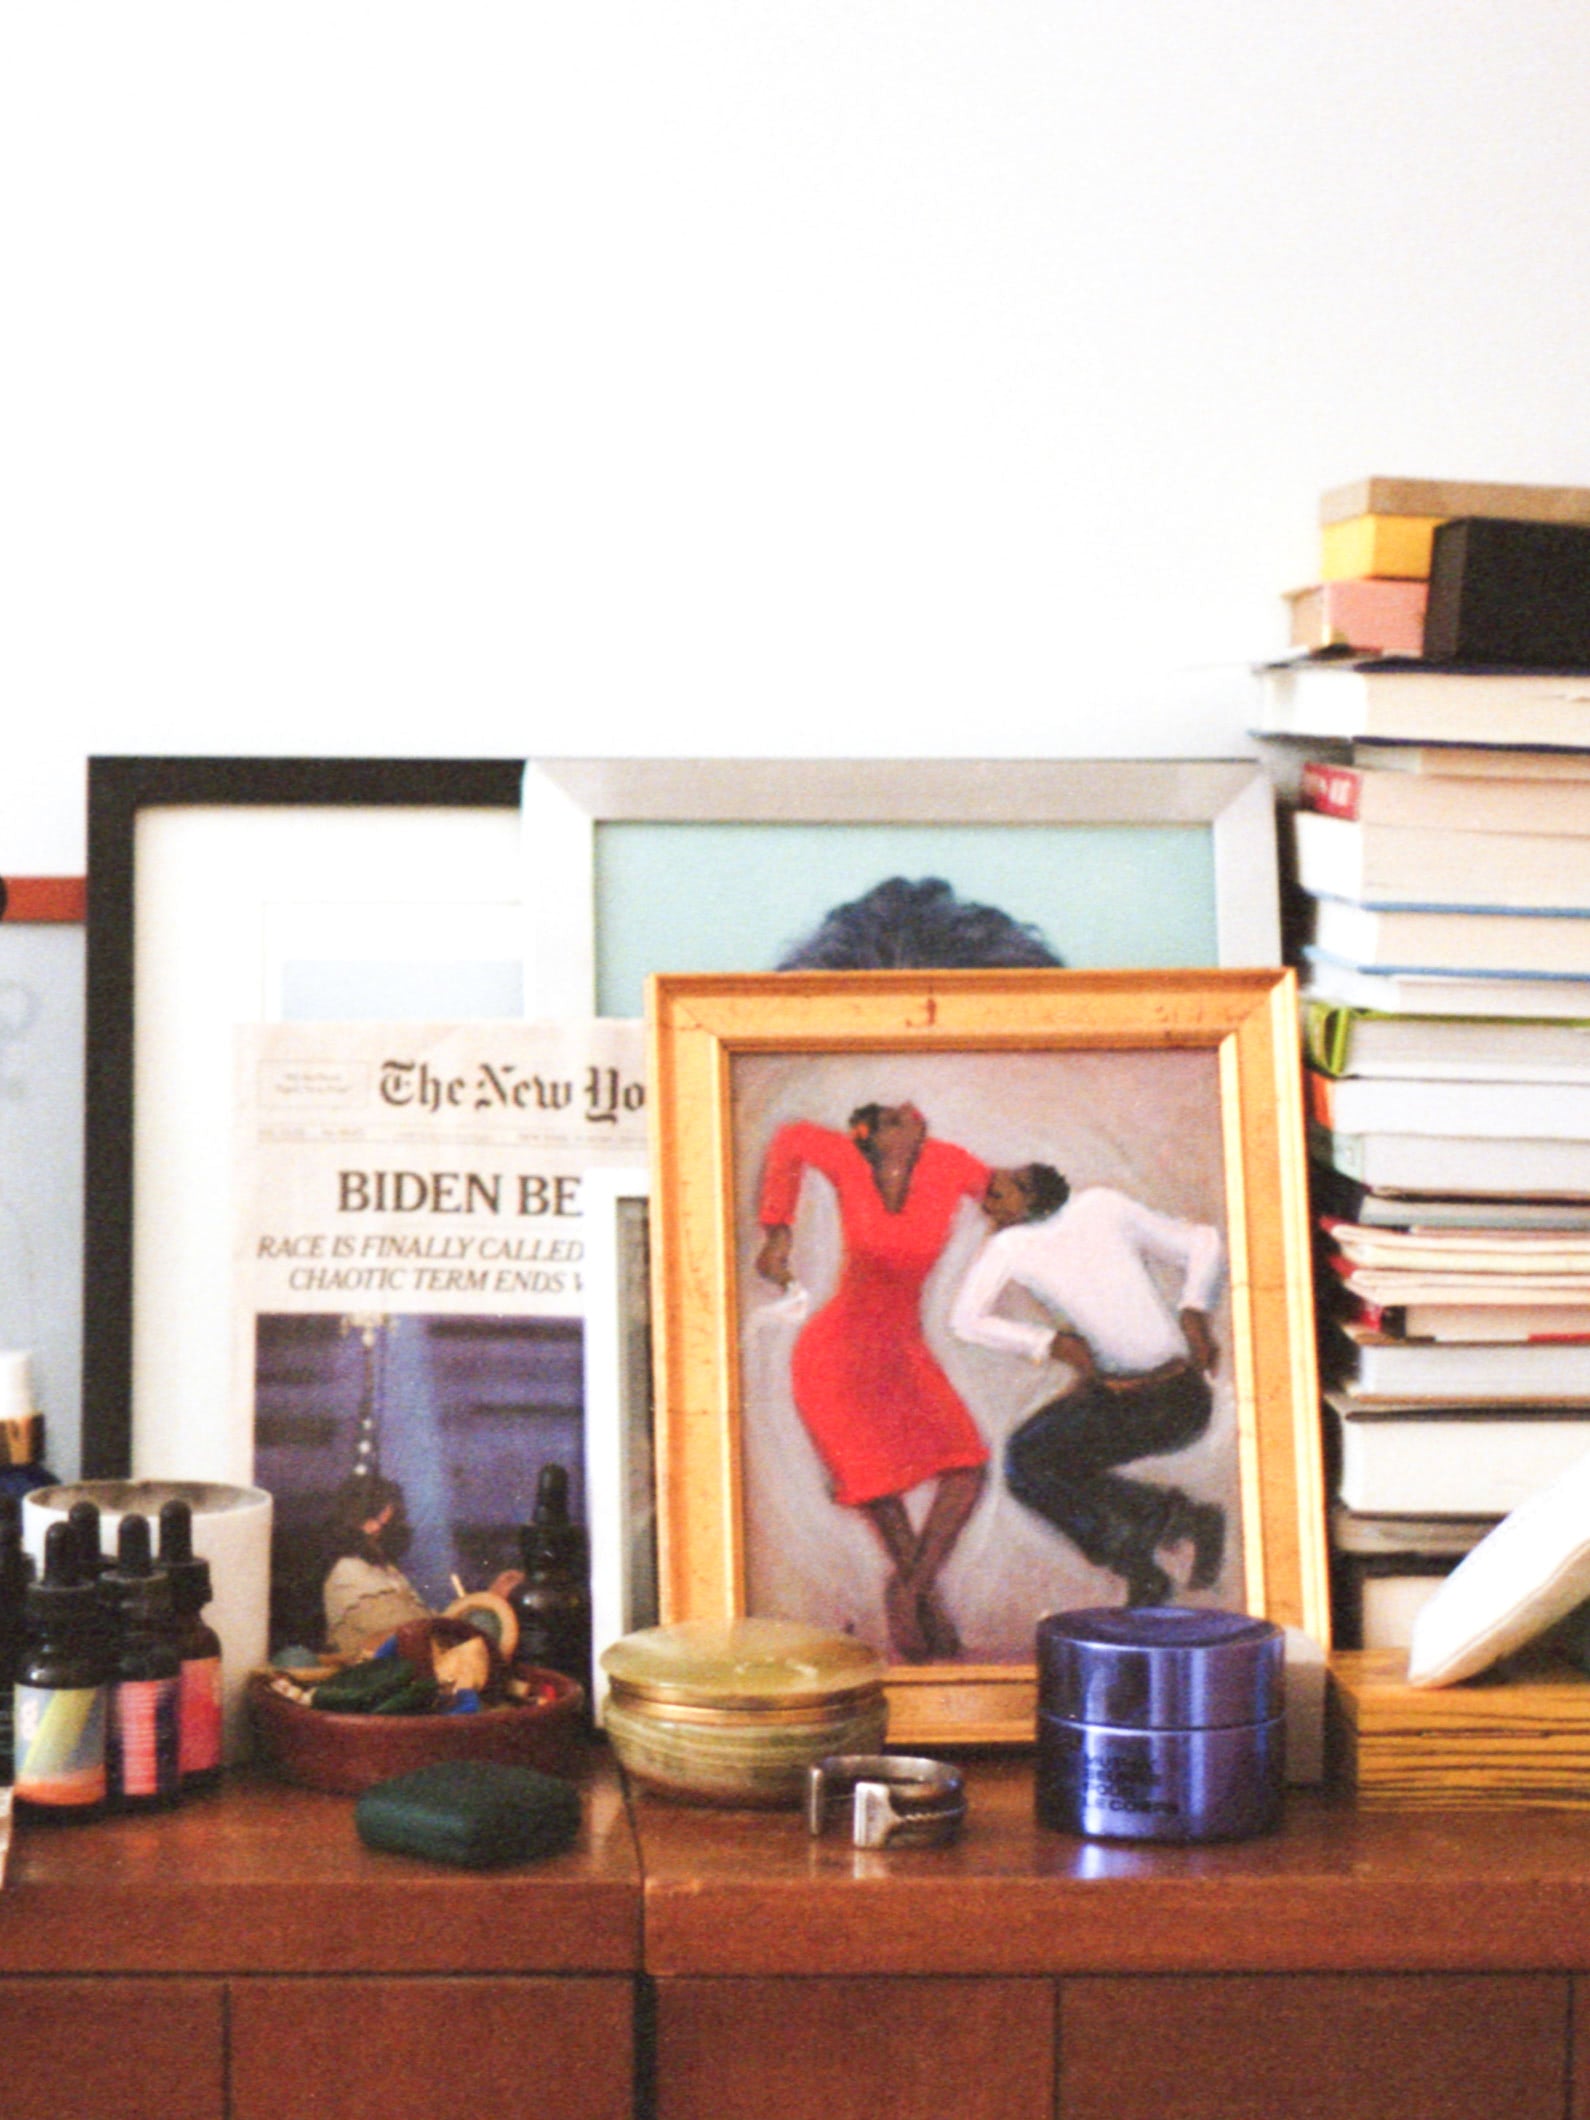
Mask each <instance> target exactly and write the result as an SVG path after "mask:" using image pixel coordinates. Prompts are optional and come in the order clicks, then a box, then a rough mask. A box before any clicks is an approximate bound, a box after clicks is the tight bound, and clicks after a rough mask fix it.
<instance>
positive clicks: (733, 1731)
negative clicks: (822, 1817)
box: [602, 1619, 888, 1808]
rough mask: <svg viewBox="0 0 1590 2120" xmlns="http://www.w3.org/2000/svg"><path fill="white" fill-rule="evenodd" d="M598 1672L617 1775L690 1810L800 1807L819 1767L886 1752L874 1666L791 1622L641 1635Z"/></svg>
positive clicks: (837, 1638)
mask: <svg viewBox="0 0 1590 2120" xmlns="http://www.w3.org/2000/svg"><path fill="white" fill-rule="evenodd" d="M602 1669H603V1670H604V1671H605V1672H606V1674H607V1681H608V1694H607V1702H606V1706H605V1708H604V1710H603V1716H602V1722H603V1727H604V1729H605V1730H606V1732H607V1736H608V1739H609V1741H610V1743H611V1744H612V1747H613V1750H614V1752H615V1753H616V1754H617V1756H618V1758H619V1761H620V1762H621V1764H622V1765H623V1766H624V1768H625V1769H626V1771H627V1772H628V1773H630V1774H631V1775H633V1776H634V1777H635V1778H636V1779H637V1780H638V1781H643V1782H645V1783H647V1784H648V1785H649V1786H651V1787H653V1788H657V1789H661V1790H664V1791H666V1792H667V1793H668V1794H670V1795H674V1796H682V1797H688V1798H690V1799H692V1800H694V1801H696V1802H700V1803H717V1804H733V1805H753V1806H758V1807H766V1808H772V1807H775V1806H779V1805H798V1804H800V1803H801V1802H802V1801H803V1799H804V1794H805V1788H806V1771H807V1769H808V1767H810V1766H811V1765H812V1764H813V1763H814V1762H815V1761H816V1760H819V1759H822V1758H825V1757H826V1756H828V1755H829V1754H831V1753H836V1752H876V1751H877V1750H878V1749H879V1747H880V1746H881V1745H882V1743H883V1741H884V1735H885V1729H886V1725H887V1722H888V1706H887V1703H886V1701H885V1699H884V1692H883V1676H884V1664H883V1660H882V1658H881V1657H879V1656H878V1655H877V1654H876V1653H875V1652H874V1651H873V1650H871V1649H869V1648H868V1647H867V1646H866V1645H865V1643H862V1642H858V1641H856V1640H855V1639H854V1638H853V1637H852V1636H850V1635H848V1634H831V1633H828V1632H825V1631H824V1630H823V1629H821V1628H818V1627H809V1626H804V1625H802V1624H801V1623H800V1622H798V1621H794V1620H779V1619H737V1620H683V1621H680V1622H679V1623H678V1624H677V1625H674V1626H671V1627H647V1628H645V1629H643V1630H642V1631H641V1632H640V1633H638V1634H627V1635H625V1636H624V1638H623V1640H622V1641H617V1642H615V1643H614V1644H613V1646H612V1647H611V1648H610V1649H608V1650H606V1651H605V1652H604V1654H603V1656H602Z"/></svg>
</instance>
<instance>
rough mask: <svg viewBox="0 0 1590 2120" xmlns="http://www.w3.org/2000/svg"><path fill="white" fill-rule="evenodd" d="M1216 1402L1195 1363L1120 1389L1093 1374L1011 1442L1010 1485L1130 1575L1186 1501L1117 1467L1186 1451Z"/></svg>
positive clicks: (1079, 1544) (1093, 1556) (1092, 1555)
mask: <svg viewBox="0 0 1590 2120" xmlns="http://www.w3.org/2000/svg"><path fill="white" fill-rule="evenodd" d="M1212 1405H1213V1395H1212V1393H1211V1392H1210V1389H1209V1381H1208V1379H1207V1378H1206V1377H1204V1376H1201V1375H1200V1374H1199V1372H1198V1371H1197V1370H1196V1369H1193V1368H1191V1367H1188V1368H1186V1369H1183V1370H1179V1371H1177V1372H1175V1373H1174V1374H1173V1375H1171V1376H1168V1377H1161V1378H1158V1379H1149V1380H1146V1381H1145V1382H1143V1383H1140V1384H1133V1385H1129V1386H1126V1387H1124V1388H1121V1389H1117V1390H1111V1389H1110V1388H1109V1387H1108V1386H1107V1385H1105V1384H1103V1383H1101V1382H1100V1380H1099V1379H1098V1378H1097V1377H1092V1378H1090V1379H1089V1380H1088V1382H1087V1383H1085V1384H1083V1385H1082V1386H1081V1387H1080V1389H1078V1390H1075V1391H1069V1392H1067V1393H1066V1394H1065V1395H1064V1396H1063V1397H1062V1398H1058V1399H1051V1400H1050V1401H1049V1402H1048V1404H1047V1405H1045V1406H1040V1407H1039V1408H1038V1411H1037V1412H1036V1413H1034V1414H1032V1415H1030V1416H1029V1417H1028V1418H1027V1419H1026V1420H1025V1421H1023V1422H1022V1424H1021V1426H1020V1427H1019V1428H1018V1429H1017V1430H1016V1432H1015V1434H1014V1435H1012V1436H1011V1438H1010V1441H1009V1442H1008V1443H1007V1444H1006V1445H1005V1483H1006V1485H1007V1486H1008V1487H1009V1489H1010V1491H1011V1493H1012V1494H1013V1495H1014V1496H1015V1497H1016V1499H1017V1501H1018V1502H1021V1503H1023V1504H1024V1505H1025V1506H1026V1507H1027V1508H1028V1509H1032V1510H1034V1511H1036V1513H1037V1514H1038V1515H1039V1516H1041V1517H1043V1518H1044V1519H1045V1520H1046V1521H1047V1522H1048V1523H1051V1524H1053V1525H1054V1527H1055V1529H1056V1530H1057V1531H1061V1532H1064V1534H1065V1536H1066V1537H1067V1538H1068V1539H1070V1540H1071V1542H1072V1544H1073V1545H1074V1546H1075V1547H1076V1548H1077V1549H1078V1551H1079V1552H1080V1553H1082V1554H1083V1556H1084V1557H1085V1558H1086V1559H1088V1560H1090V1561H1092V1562H1093V1563H1094V1565H1095V1566H1096V1567H1102V1568H1111V1569H1114V1570H1115V1571H1116V1572H1117V1573H1118V1574H1124V1573H1126V1572H1128V1571H1129V1570H1130V1568H1131V1567H1132V1566H1133V1565H1134V1564H1135V1563H1140V1562H1142V1561H1145V1560H1147V1559H1149V1558H1150V1557H1151V1556H1152V1554H1153V1551H1154V1548H1155V1547H1156V1546H1157V1545H1158V1544H1159V1543H1160V1540H1161V1539H1162V1538H1163V1536H1164V1534H1165V1530H1166V1527H1167V1525H1168V1524H1169V1522H1170V1520H1171V1518H1172V1516H1173V1515H1174V1514H1175V1511H1176V1507H1177V1504H1178V1503H1179V1502H1180V1501H1182V1500H1183V1499H1184V1497H1183V1496H1182V1494H1181V1491H1180V1489H1179V1488H1176V1487H1167V1486H1163V1485H1161V1484H1159V1483H1158V1482H1156V1481H1153V1480H1141V1479H1129V1478H1128V1477H1127V1476H1126V1475H1125V1474H1124V1473H1121V1472H1117V1471H1115V1470H1114V1467H1115V1466H1117V1465H1127V1464H1130V1463H1131V1462H1132V1461H1133V1460H1134V1459H1135V1458H1145V1457H1161V1456H1163V1455H1164V1454H1165V1453H1166V1452H1168V1451H1172V1450H1183V1449H1185V1448H1186V1446H1187V1445H1188V1444H1189V1443H1193V1442H1196V1441H1197V1439H1198V1437H1199V1436H1201V1435H1202V1434H1203V1432H1204V1430H1205V1429H1206V1428H1207V1427H1208V1426H1209V1415H1210V1411H1211V1408H1212Z"/></svg>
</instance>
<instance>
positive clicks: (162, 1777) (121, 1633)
mask: <svg viewBox="0 0 1590 2120" xmlns="http://www.w3.org/2000/svg"><path fill="white" fill-rule="evenodd" d="M99 1594H100V1598H101V1601H102V1603H103V1606H104V1609H105V1611H106V1613H107V1614H108V1615H109V1616H110V1617H111V1620H112V1624H113V1626H114V1628H115V1649H114V1652H113V1665H112V1673H111V1691H110V1722H109V1728H108V1732H107V1736H106V1744H105V1759H106V1767H107V1770H108V1775H109V1791H108V1795H109V1801H110V1805H111V1808H112V1809H113V1810H116V1811H159V1810H164V1809H166V1808H167V1807H168V1806H169V1805H171V1804H174V1803H175V1802H176V1800H177V1797H178V1796H179V1794H180V1793H181V1787H182V1783H181V1770H180V1766H179V1751H178V1743H179V1738H178V1694H179V1691H180V1687H181V1676H182V1659H181V1657H180V1656H179V1654H178V1652H177V1637H176V1620H175V1617H174V1615H173V1613H172V1609H171V1578H170V1576H168V1575H167V1574H166V1572H165V1570H164V1569H163V1568H157V1567H156V1566H155V1564H154V1559H153V1557H152V1554H151V1552H150V1539H149V1519H148V1517H146V1516H124V1517H123V1518H122V1520H121V1523H120V1525H119V1526H118V1528H117V1533H116V1565H115V1567H114V1568H108V1569H107V1570H106V1571H105V1573H104V1574H103V1575H102V1576H101V1577H100V1579H99Z"/></svg>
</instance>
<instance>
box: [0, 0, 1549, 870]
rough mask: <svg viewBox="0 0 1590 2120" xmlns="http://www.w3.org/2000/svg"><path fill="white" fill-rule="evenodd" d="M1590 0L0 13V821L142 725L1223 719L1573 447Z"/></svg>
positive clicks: (2, 825)
mask: <svg viewBox="0 0 1590 2120" xmlns="http://www.w3.org/2000/svg"><path fill="white" fill-rule="evenodd" d="M1587 121H1590V16H1587V15H1586V13H1585V10H1584V9H1583V7H1582V5H1580V4H1578V0H1513V4H1512V5H1510V6H1508V7H1506V8H1502V7H1497V6H1495V5H1493V4H1490V0H1329V4H1327V0H1205V4H1204V5H1202V6H1199V7H1188V6H1186V5H1184V4H1182V0H1113V4H1111V5H1108V6H1087V7H1082V6H1076V5H1070V6H1067V5H1064V4H1062V0H1045V4H1038V0H783V4H772V0H718V4H712V0H587V4H573V5H570V4H562V5H552V4H546V5H537V4H534V0H513V4H510V5H487V4H472V5H470V6H467V7H442V6H431V7H427V8H423V9H422V8H415V7H410V6H405V5H401V4H397V0H382V4H379V5H369V6H363V5H360V6H354V5H344V4H337V0H302V4H299V0H279V4H276V5H273V6H270V7H254V8H248V9H243V8H236V7H229V6H225V5H216V4H215V0H204V4H202V5H196V6H193V7H178V6H173V5H168V4H163V0H141V4H140V5H138V6H131V7H129V6H126V5H124V4H120V0H118V4H115V5H110V6H104V7H94V6H91V5H73V4H70V0H63V4H60V5H49V6H36V7H33V8H17V9H12V10H11V11H10V12H9V16H8V20H7V24H6V29H5V33H4V38H3V46H0V290H3V296H0V299H3V305H4V321H3V327H0V386H3V387H0V406H3V410H0V422H3V438H0V717H3V724H0V727H3V733H4V738H5V749H4V754H3V765H0V873H5V872H6V871H10V872H11V873H13V874H16V873H22V874H27V873H38V872H50V871H73V870H76V869H78V868H80V866H81V864H82V860H83V837H82V819H81V808H82V782H83V760H84V758H85V756H86V755H87V754H88V753H89V752H91V751H95V750H106V751H233V752H249V751H282V752H295V751H304V752H334V751H346V752H371V753H381V752H408V753H424V752H429V751H436V752H442V753H449V754H474V753H483V754H491V753H496V754H507V755H522V754H526V753H538V752H539V753H543V754H548V755H554V754H558V753H564V754H568V753H575V754H579V753H586V752H611V753H620V754H621V753H626V752H635V753H662V752H672V753H677V754H681V755H690V754H692V753H697V752H699V753H712V752H718V753H733V752H753V751H755V752H763V753H774V754H776V753H779V752H786V751H787V752H792V753H794V752H837V753H841V754H844V753H863V752H892V751H900V752H924V753H946V754H954V753H957V752H959V753H970V754H987V755H996V754H1006V755H1020V754H1023V753H1027V752H1042V753H1056V752H1058V753H1062V754H1064V753H1066V752H1072V753H1093V754H1101V755H1110V754H1133V753H1140V754H1167V755H1174V754H1178V753H1185V754H1193V753H1220V752H1226V751H1231V750H1234V749H1238V748H1240V747H1241V728H1242V719H1243V706H1244V699H1245V685H1244V681H1243V675H1242V665H1243V663H1244V661H1245V660H1246V658H1248V657H1249V656H1251V655H1256V654H1259V653H1262V652H1264V651H1265V650H1267V649H1269V648H1270V647H1272V646H1274V645H1276V644H1277V643H1278V641H1279V639H1280V621H1279V606H1278V602H1277V597H1278V592H1279V591H1280V590H1281V589H1282V588H1283V587H1285V586H1288V585H1290V584H1292V583H1294V582H1296V581H1298V580H1301V579H1303V578H1305V577H1306V576H1307V575H1308V574H1309V572H1310V570H1311V565H1312V560H1311V555H1312V551H1313V514H1314V507H1315V502H1316V499H1317V495H1318V492H1319V490H1320V489H1321V488H1322V487H1324V486H1326V485H1330V484H1334V483H1337V482H1339V481H1341V480H1343V479H1347V478H1351V477H1355V476H1358V475H1360V474H1362V473H1365V472H1369V471H1383V472H1394V473H1400V474H1415V475H1419V474H1431V475H1450V476H1468V477H1496V478H1512V479H1541V480H1546V481H1552V482H1585V483H1590V421H1587V419H1586V416H1585V414H1586V404H1585V395H1584V369H1585V347H1586V345H1587V344H1590V271H1587V269H1586V267H1587V262H1590V261H1587V256H1586V252H1587V248H1590V241H1587V239H1590V184H1587V183H1586V181H1585V178H1586V164H1585V152H1584V143H1585V140H1586V138H1587V137H1590V126H1587Z"/></svg>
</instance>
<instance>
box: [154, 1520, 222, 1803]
mask: <svg viewBox="0 0 1590 2120" xmlns="http://www.w3.org/2000/svg"><path fill="white" fill-rule="evenodd" d="M160 1565H161V1567H162V1568H164V1569H165V1571H166V1574H167V1575H168V1576H169V1577H170V1579H171V1604H172V1610H173V1612H174V1614H175V1617H176V1633H177V1655H178V1658H179V1659H180V1662H181V1666H182V1678H181V1685H180V1687H179V1690H178V1695H177V1702H178V1709H177V1730H178V1739H177V1759H178V1770H179V1772H180V1775H181V1778H182V1788H183V1793H184V1795H186V1794H187V1793H188V1791H189V1790H192V1789H209V1788H213V1787H214V1786H215V1784H216V1783H217V1782H218V1781H219V1780H220V1779H221V1699H222V1695H221V1637H220V1635H218V1634H217V1633H216V1631H215V1629H214V1628H213V1627H210V1626H207V1625H206V1624H205V1622H204V1620H203V1618H202V1617H201V1614H202V1613H203V1611H204V1608H205V1606H206V1605H207V1604H208V1603H209V1602H210V1598H211V1596H212V1594H213V1593H212V1590H211V1586H210V1564H209V1562H208V1561H207V1560H204V1559H202V1558H201V1557H200V1556H199V1555H197V1554H196V1553H195V1552H194V1550H193V1510H192V1508H191V1507H190V1506H189V1504H188V1503H187V1502H185V1501H184V1500H183V1499H182V1498H181V1496H180V1495H173V1496H172V1498H171V1500H170V1501H168V1502H163V1503H162V1504H161V1507H160Z"/></svg>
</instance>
